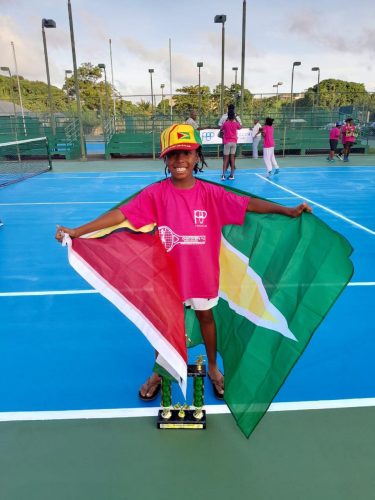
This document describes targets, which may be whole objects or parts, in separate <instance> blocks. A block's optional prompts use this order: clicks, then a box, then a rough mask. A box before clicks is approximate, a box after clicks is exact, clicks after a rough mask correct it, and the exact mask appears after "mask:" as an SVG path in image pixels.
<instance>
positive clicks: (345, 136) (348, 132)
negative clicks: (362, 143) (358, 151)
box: [342, 125, 355, 143]
mask: <svg viewBox="0 0 375 500" xmlns="http://www.w3.org/2000/svg"><path fill="white" fill-rule="evenodd" d="M354 141H355V125H344V126H343V127H342V142H343V143H345V142H354Z"/></svg>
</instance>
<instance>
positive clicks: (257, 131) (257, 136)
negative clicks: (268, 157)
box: [251, 118, 262, 160]
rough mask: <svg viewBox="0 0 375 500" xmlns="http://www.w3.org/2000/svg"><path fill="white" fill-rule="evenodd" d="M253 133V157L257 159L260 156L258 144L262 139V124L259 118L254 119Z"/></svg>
mask: <svg viewBox="0 0 375 500" xmlns="http://www.w3.org/2000/svg"><path fill="white" fill-rule="evenodd" d="M251 135H252V137H253V158H254V160H257V159H258V158H259V154H258V146H259V143H260V140H261V139H262V126H261V124H260V123H259V120H258V118H255V119H254V126H253V128H252V129H251Z"/></svg>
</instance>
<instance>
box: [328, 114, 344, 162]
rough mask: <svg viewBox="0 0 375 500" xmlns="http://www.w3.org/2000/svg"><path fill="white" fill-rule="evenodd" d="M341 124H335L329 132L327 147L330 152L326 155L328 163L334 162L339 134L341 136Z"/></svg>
mask: <svg viewBox="0 0 375 500" xmlns="http://www.w3.org/2000/svg"><path fill="white" fill-rule="evenodd" d="M340 127H341V123H340V122H336V124H335V126H334V127H332V128H331V130H330V131H329V146H330V152H329V155H328V158H327V160H328V161H335V159H334V157H335V154H336V150H337V144H338V142H339V138H340V134H341V129H340Z"/></svg>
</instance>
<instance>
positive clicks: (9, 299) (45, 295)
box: [0, 166, 375, 420]
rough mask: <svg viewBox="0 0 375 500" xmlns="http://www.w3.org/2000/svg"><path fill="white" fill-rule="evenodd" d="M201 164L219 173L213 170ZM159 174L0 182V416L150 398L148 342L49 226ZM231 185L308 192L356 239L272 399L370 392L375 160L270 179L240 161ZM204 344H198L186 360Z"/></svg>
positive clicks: (79, 216)
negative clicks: (344, 278)
mask: <svg viewBox="0 0 375 500" xmlns="http://www.w3.org/2000/svg"><path fill="white" fill-rule="evenodd" d="M201 175H202V177H204V178H208V179H211V180H215V181H216V180H218V179H219V171H218V170H216V171H212V170H210V171H207V172H205V173H203V174H201ZM159 178H160V173H158V172H106V173H54V172H53V171H52V172H49V173H46V174H42V175H39V176H37V177H34V178H32V179H29V180H27V181H25V182H21V183H18V184H14V185H12V186H8V187H6V188H4V189H1V190H0V219H2V220H3V221H4V223H5V224H4V227H2V228H1V229H0V254H1V260H0V266H1V273H0V309H1V334H0V353H1V354H0V355H1V363H0V380H1V385H0V412H1V414H0V420H1V419H3V420H12V419H17V418H18V417H17V412H65V411H67V410H93V415H99V414H100V411H101V410H111V411H113V412H114V413H113V414H115V412H116V410H118V409H124V410H126V409H142V408H148V407H149V406H147V404H146V403H142V402H141V401H139V399H138V388H139V385H140V384H141V383H142V382H143V381H144V380H145V379H146V378H147V377H148V375H149V373H150V369H151V367H152V364H153V350H152V348H151V347H150V346H149V345H148V343H147V341H146V340H145V339H144V338H143V336H142V335H141V334H140V333H139V332H138V330H137V329H136V328H135V327H134V326H133V325H132V324H131V323H130V322H129V321H128V320H127V319H126V318H124V317H123V316H122V315H121V313H120V312H119V311H117V310H116V309H115V307H114V306H113V305H111V304H110V303H108V302H107V301H106V300H105V299H104V298H102V297H101V296H100V295H99V294H97V293H96V292H94V291H93V290H90V288H89V286H88V285H87V284H86V283H85V282H84V281H83V280H82V279H81V278H80V277H79V276H78V275H77V274H76V273H75V272H74V271H73V269H72V268H70V266H69V265H68V262H67V252H66V249H65V248H63V247H61V246H60V245H59V244H58V243H57V242H56V241H55V240H54V232H55V227H56V224H64V225H66V226H69V227H75V226H77V225H80V224H82V223H84V222H87V221H88V220H90V219H92V218H95V217H97V216H98V215H100V214H101V213H103V212H104V211H106V210H108V209H109V208H111V207H112V206H113V205H114V204H116V203H118V202H119V201H121V200H123V199H124V198H126V197H128V196H129V195H131V194H132V193H134V192H136V191H138V190H139V189H141V188H143V187H144V186H146V185H148V184H149V183H151V182H154V181H156V180H158V179H159ZM233 186H234V187H237V188H240V189H243V190H246V191H248V192H250V193H254V194H256V195H258V196H262V197H265V198H268V199H270V200H274V201H275V202H279V203H282V204H285V205H289V206H292V205H296V204H298V203H300V202H301V200H307V201H308V202H309V203H310V205H311V206H312V208H313V211H314V213H315V214H316V215H317V216H319V217H320V218H322V219H323V220H324V221H325V222H327V224H329V225H330V226H331V227H332V228H333V229H335V230H337V231H339V232H340V233H341V234H343V235H344V236H345V237H346V238H347V239H348V240H349V242H350V243H351V245H352V246H353V248H354V252H353V255H352V259H353V262H354V267H355V273H354V276H353V278H352V281H351V283H350V284H349V286H348V287H347V288H346V289H345V291H344V292H343V294H342V295H341V296H340V298H339V300H338V301H337V302H336V304H335V305H334V307H333V308H332V310H331V311H330V313H329V314H328V316H327V318H326V319H325V321H324V322H323V323H322V325H321V326H320V327H319V329H318V330H317V331H316V333H315V335H314V336H313V338H312V341H311V342H310V345H309V346H308V348H307V349H306V351H305V353H304V355H303V356H302V357H301V359H300V361H299V362H298V364H297V365H296V366H295V368H294V369H293V371H292V373H291V374H290V376H289V378H288V379H287V381H286V383H285V384H284V386H283V387H282V389H281V390H280V392H279V394H278V395H277V397H276V400H275V402H276V403H294V404H295V408H298V407H300V408H303V407H304V405H305V406H308V405H312V406H314V404H316V405H318V406H319V405H320V407H324V402H327V405H332V406H333V407H334V406H335V403H334V402H335V401H336V402H337V404H338V405H340V404H342V405H344V406H345V401H348V400H351V401H350V403H348V405H349V406H350V405H354V406H355V405H358V406H361V405H362V404H363V405H366V404H374V401H375V399H374V398H375V383H374V381H375V364H374V358H375V327H374V304H375V269H374V262H375V260H374V254H375V251H374V249H375V245H374V241H375V211H374V209H373V203H374V193H375V189H374V188H375V168H372V167H358V166H356V167H335V168H331V167H316V168H313V169H312V168H285V169H283V170H282V171H281V174H280V175H279V176H278V178H276V177H273V178H272V179H271V180H270V181H268V180H266V179H265V177H264V171H263V169H258V170H237V173H236V180H235V181H234V182H233ZM202 352H203V347H199V348H196V349H195V350H193V352H191V354H190V355H191V360H192V361H193V360H194V359H195V355H196V354H197V353H202ZM175 390H176V396H175V397H176V398H177V399H178V398H181V395H179V394H178V393H179V390H178V389H177V388H176V389H175ZM353 400H354V401H353ZM217 403H218V402H217V400H215V399H214V396H213V393H212V389H211V387H210V386H208V387H207V390H206V404H207V407H208V409H210V407H211V405H215V406H212V407H211V408H212V412H214V411H218V412H220V411H221V410H220V408H222V411H225V408H226V407H225V405H222V406H219V405H218V404H217ZM157 404H158V403H157V402H156V403H152V404H151V405H152V406H153V407H154V408H153V409H151V410H150V411H154V409H155V406H156V405H157ZM94 410H95V411H94ZM129 411H130V410H129ZM154 413H155V411H154ZM125 414H126V412H124V415H125ZM139 414H141V413H139ZM22 415H23V416H24V418H26V419H27V418H32V414H31V413H30V414H21V413H19V418H20V419H22V418H23V416H22ZM46 415H47V414H46ZM63 415H64V413H61V418H64V416H63ZM67 415H68V414H67ZM41 418H43V417H41ZM46 418H48V417H46Z"/></svg>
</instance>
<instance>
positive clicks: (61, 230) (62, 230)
mask: <svg viewBox="0 0 375 500" xmlns="http://www.w3.org/2000/svg"><path fill="white" fill-rule="evenodd" d="M64 234H68V235H69V236H70V237H71V238H76V237H77V234H76V230H75V229H70V228H69V227H65V226H57V228H56V234H55V238H56V239H57V241H60V243H61V242H62V240H63V238H64Z"/></svg>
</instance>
